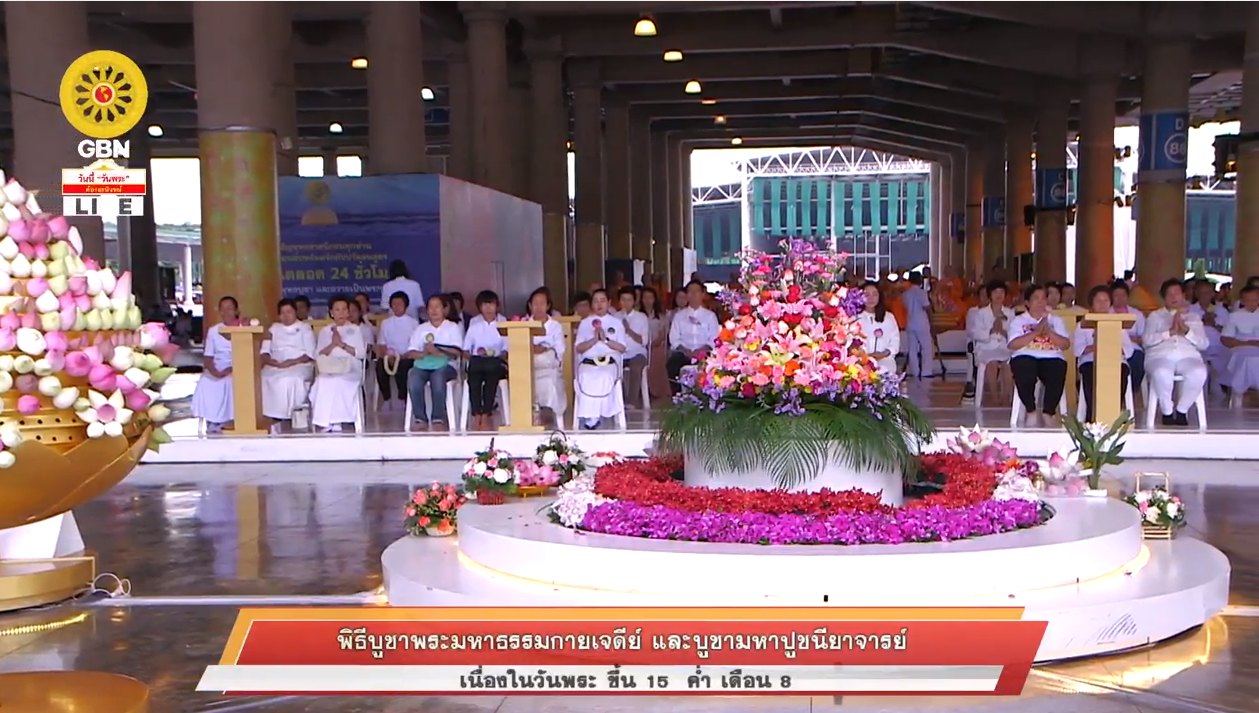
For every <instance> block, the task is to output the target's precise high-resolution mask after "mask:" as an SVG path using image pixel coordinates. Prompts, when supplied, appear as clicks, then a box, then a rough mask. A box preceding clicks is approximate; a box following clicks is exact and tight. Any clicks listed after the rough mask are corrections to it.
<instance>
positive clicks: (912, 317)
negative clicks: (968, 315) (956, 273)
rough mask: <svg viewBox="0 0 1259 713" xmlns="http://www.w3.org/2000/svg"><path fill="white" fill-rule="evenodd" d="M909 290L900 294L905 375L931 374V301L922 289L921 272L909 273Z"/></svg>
mask: <svg viewBox="0 0 1259 713" xmlns="http://www.w3.org/2000/svg"><path fill="white" fill-rule="evenodd" d="M909 285H910V286H909V289H908V290H905V293H904V294H903V295H901V304H902V305H904V307H905V334H906V336H907V337H908V341H907V344H908V346H907V347H906V352H907V353H908V354H909V365H908V367H907V368H906V370H905V371H906V373H907V374H908V375H909V376H917V377H926V378H928V379H930V378H932V377H934V376H935V373H934V372H935V361H934V360H933V359H932V357H933V356H934V355H935V341H934V340H933V339H932V338H931V300H930V298H929V297H928V296H927V291H926V290H924V289H923V288H922V273H920V272H911V273H909Z"/></svg>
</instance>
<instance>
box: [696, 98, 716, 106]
mask: <svg viewBox="0 0 1259 713" xmlns="http://www.w3.org/2000/svg"><path fill="white" fill-rule="evenodd" d="M699 103H700V104H703V105H704V106H712V105H713V104H716V103H717V100H716V99H700V100H699Z"/></svg>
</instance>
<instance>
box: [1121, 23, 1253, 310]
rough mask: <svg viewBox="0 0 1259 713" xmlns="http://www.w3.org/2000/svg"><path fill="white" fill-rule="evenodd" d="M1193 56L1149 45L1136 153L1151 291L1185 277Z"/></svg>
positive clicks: (1180, 47) (1143, 265) (1144, 271)
mask: <svg viewBox="0 0 1259 713" xmlns="http://www.w3.org/2000/svg"><path fill="white" fill-rule="evenodd" d="M1247 9H1248V10H1249V8H1247ZM1189 54H1190V45H1189V42H1188V41H1187V40H1183V39H1160V40H1149V41H1147V42H1146V45H1145V67H1144V71H1143V73H1142V76H1141V118H1140V127H1141V129H1140V131H1141V143H1140V146H1139V147H1138V149H1137V186H1138V189H1137V191H1138V195H1139V198H1137V205H1136V213H1137V240H1136V270H1137V277H1138V279H1142V278H1144V279H1142V282H1143V283H1144V284H1145V286H1146V288H1147V289H1150V288H1152V287H1154V286H1155V285H1157V284H1158V283H1161V282H1162V281H1163V280H1166V279H1167V278H1169V277H1177V278H1179V277H1183V276H1184V270H1185V172H1186V168H1187V167H1188V162H1189V74H1190V69H1191V67H1192V65H1191V64H1190V57H1189ZM1112 148H1113V145H1112ZM1239 205H1240V202H1239Z"/></svg>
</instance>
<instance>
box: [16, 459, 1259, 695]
mask: <svg viewBox="0 0 1259 713" xmlns="http://www.w3.org/2000/svg"><path fill="white" fill-rule="evenodd" d="M458 465H459V464H457V463H452V462H443V461H433V462H424V463H382V464H368V463H356V464H354V465H353V466H347V465H338V464H309V463H295V464H288V465H274V464H271V465H262V464H259V465H239V464H237V465H231V466H142V467H141V468H139V469H138V470H137V471H136V472H135V473H134V474H133V475H132V476H131V477H130V478H129V479H128V480H127V481H126V482H124V483H123V484H122V485H120V486H119V487H117V488H115V489H114V490H113V491H112V492H111V493H109V494H108V495H106V496H105V497H102V498H100V499H98V500H96V501H94V502H92V503H90V504H88V505H87V506H85V507H83V508H82V509H81V510H79V511H78V512H77V513H76V515H77V516H78V518H79V522H80V525H81V527H82V530H83V534H84V537H85V539H86V541H87V542H88V543H89V546H90V547H92V548H93V549H95V550H96V551H97V552H98V553H99V556H100V564H101V569H102V571H108V572H113V573H116V574H117V575H118V576H120V577H121V578H123V580H125V582H126V591H128V592H129V593H130V596H125V597H118V598H114V599H110V598H105V597H103V596H100V595H98V596H97V597H95V598H85V599H83V600H81V601H80V602H78V603H74V604H66V605H61V606H58V607H53V608H50V609H46V610H43V611H36V612H27V613H22V614H15V615H0V671H4V672H8V671H23V670H48V669H52V670H57V669H93V670H105V671H114V672H120V673H125V674H129V675H132V676H135V677H137V678H139V679H141V680H143V681H144V682H146V683H148V684H149V685H150V686H151V687H152V690H153V695H154V700H153V705H152V708H151V710H152V711H153V712H154V713H170V712H176V711H188V712H192V713H197V712H201V711H206V712H209V711H213V712H216V713H228V712H229V711H244V710H252V711H260V712H262V713H299V712H301V713H325V712H327V713H331V712H333V711H340V712H344V713H353V712H358V711H363V712H368V711H371V712H374V713H401V712H403V711H408V712H410V711H414V712H422V713H438V712H440V713H461V712H463V711H467V712H469V713H471V712H473V711H478V712H479V711H486V712H487V713H489V712H491V711H493V712H495V713H498V712H500V711H503V712H506V713H511V712H513V711H516V712H523V711H548V712H550V711H556V712H567V711H574V712H575V713H576V712H578V711H580V712H582V713H601V712H603V711H622V710H623V711H627V712H628V711H631V710H632V711H639V710H664V709H668V710H670V711H672V712H673V713H689V712H690V711H721V712H727V711H729V712H742V711H753V710H755V711H811V710H814V709H822V708H831V707H843V708H849V709H857V710H862V711H903V710H916V709H928V708H931V709H940V708H948V709H953V710H958V711H976V710H982V711H1001V712H1002V713H1004V712H1005V711H1009V712H1010V713H1023V712H1025V711H1026V712H1031V713H1038V712H1041V711H1044V712H1045V713H1049V712H1050V711H1069V712H1070V713H1111V712H1114V713H1134V712H1135V713H1172V712H1176V711H1199V712H1211V711H1236V712H1238V713H1241V712H1243V711H1253V710H1255V703H1254V702H1255V700H1256V698H1259V555H1256V553H1255V552H1256V547H1255V543H1257V542H1259V463H1256V462H1228V463H1222V462H1218V461H1216V462H1196V461H1168V462H1148V461H1147V462H1135V461H1134V462H1129V463H1126V464H1124V465H1123V466H1120V467H1118V468H1116V469H1115V470H1116V474H1117V475H1118V476H1120V477H1118V478H1117V481H1116V482H1115V484H1114V485H1115V487H1125V486H1126V485H1127V479H1126V478H1125V477H1123V476H1125V475H1126V474H1128V473H1132V472H1137V471H1165V472H1168V473H1170V474H1171V477H1172V482H1173V486H1174V489H1175V490H1176V491H1177V492H1178V493H1179V494H1181V495H1182V496H1184V497H1185V499H1186V501H1187V504H1188V507H1189V517H1190V531H1189V532H1188V533H1186V534H1187V535H1188V536H1193V537H1202V538H1204V539H1206V540H1208V541H1210V542H1212V543H1213V544H1215V545H1216V546H1217V547H1219V548H1220V549H1222V550H1223V551H1224V552H1225V553H1226V554H1228V556H1229V557H1230V558H1231V559H1232V562H1233V567H1234V572H1233V580H1232V581H1233V585H1232V593H1231V605H1232V606H1231V607H1230V609H1229V612H1228V615H1226V616H1223V617H1220V618H1218V619H1217V620H1215V621H1213V622H1211V623H1210V624H1209V625H1208V626H1206V627H1203V628H1202V629H1200V630H1198V631H1195V632H1191V633H1188V634H1186V635H1184V636H1183V637H1181V638H1180V639H1178V640H1176V641H1172V642H1166V643H1164V644H1162V645H1159V646H1156V647H1153V648H1151V649H1148V650H1142V651H1138V652H1133V653H1130V654H1126V655H1122V656H1115V657H1110V658H1104V659H1098V660H1090V661H1082V662H1077V663H1068V664H1058V665H1054V666H1049V667H1046V668H1042V669H1038V670H1036V671H1034V672H1033V675H1032V678H1031V679H1030V681H1029V683H1028V686H1027V689H1026V692H1025V696H1024V697H1023V698H1021V699H1018V700H1014V699H978V698H957V697H952V698H877V697H876V698H848V697H846V698H843V699H832V698H825V699H822V698H814V699H808V698H766V699H721V698H718V699H704V700H694V699H687V700H678V699H650V700H643V699H634V700H629V699H618V698H595V699H583V698H547V699H542V698H529V697H526V698H507V699H503V698H499V697H485V698H359V699H344V698H327V699H319V698H310V697H287V698H224V697H221V696H216V695H211V694H199V693H195V692H193V688H194V687H195V685H196V681H197V680H198V678H199V677H200V675H201V673H202V671H203V669H204V667H205V666H206V665H208V664H211V663H215V662H217V660H218V657H219V654H220V653H221V651H222V646H223V643H224V641H225V639H226V636H227V634H228V631H229V629H230V627H231V624H232V621H233V619H234V617H235V614H236V607H238V606H241V605H245V604H278V605H289V604H299V603H309V604H314V605H319V604H324V605H329V604H345V603H347V602H353V601H361V600H363V599H364V598H365V594H366V593H368V592H370V591H371V590H373V589H375V588H376V587H377V586H378V585H379V584H380V569H379V558H380V554H381V552H382V550H383V549H384V548H385V547H386V546H387V545H388V544H389V543H390V542H392V541H393V540H394V539H396V538H398V537H400V536H401V535H402V528H401V524H400V523H401V518H400V514H401V513H400V510H401V506H402V503H403V502H404V500H405V497H406V494H407V492H408V489H409V487H410V486H411V485H412V484H416V483H423V482H428V481H431V480H434V479H437V480H450V479H453V478H454V477H455V476H456V474H457V472H458ZM1222 469H1230V470H1231V471H1235V472H1234V473H1233V475H1240V476H1253V478H1254V480H1253V482H1254V483H1255V484H1256V485H1255V486H1237V485H1223V484H1218V478H1219V474H1220V471H1221V470H1222ZM1238 480H1239V479H1238V478H1233V479H1232V482H1237V481H1238ZM1240 480H1242V482H1245V479H1244V478H1243V479H1240ZM100 586H101V587H102V588H104V589H116V588H117V587H116V586H115V583H113V582H112V581H106V580H102V581H101V582H100ZM2 699H3V692H2V691H0V700H2Z"/></svg>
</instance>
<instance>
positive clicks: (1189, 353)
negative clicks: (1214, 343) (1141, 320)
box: [1143, 279, 1207, 426]
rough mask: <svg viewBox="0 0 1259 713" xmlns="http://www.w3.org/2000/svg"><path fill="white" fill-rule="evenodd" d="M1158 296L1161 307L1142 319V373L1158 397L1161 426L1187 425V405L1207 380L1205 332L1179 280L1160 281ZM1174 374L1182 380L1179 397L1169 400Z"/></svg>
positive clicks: (1195, 399) (1191, 404)
mask: <svg viewBox="0 0 1259 713" xmlns="http://www.w3.org/2000/svg"><path fill="white" fill-rule="evenodd" d="M1159 296H1161V297H1162V298H1163V309H1160V310H1155V311H1154V312H1151V313H1150V316H1149V318H1148V319H1146V322H1145V336H1144V337H1143V341H1144V342H1145V373H1146V376H1147V377H1148V378H1149V379H1150V385H1151V386H1152V387H1153V389H1154V394H1155V396H1156V397H1157V398H1158V407H1159V413H1160V414H1162V416H1163V425H1164V426H1188V425H1189V407H1190V406H1193V404H1194V402H1195V401H1197V400H1198V396H1199V395H1201V393H1202V387H1203V386H1204V385H1205V384H1206V383H1207V365H1206V362H1204V361H1203V360H1202V350H1203V349H1206V348H1207V335H1206V332H1205V331H1204V330H1203V328H1202V318H1201V317H1199V316H1198V315H1196V314H1194V313H1192V312H1190V311H1189V309H1188V307H1189V305H1188V303H1187V302H1186V301H1185V291H1184V287H1183V286H1182V284H1181V282H1180V280H1175V279H1172V280H1168V281H1166V282H1164V283H1163V286H1162V287H1161V288H1159ZM1177 376H1181V377H1183V378H1184V380H1183V381H1182V382H1181V384H1180V397H1179V398H1178V399H1176V400H1175V401H1174V402H1173V401H1172V390H1173V388H1174V387H1175V385H1176V377H1177Z"/></svg>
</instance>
